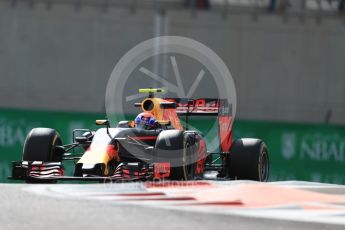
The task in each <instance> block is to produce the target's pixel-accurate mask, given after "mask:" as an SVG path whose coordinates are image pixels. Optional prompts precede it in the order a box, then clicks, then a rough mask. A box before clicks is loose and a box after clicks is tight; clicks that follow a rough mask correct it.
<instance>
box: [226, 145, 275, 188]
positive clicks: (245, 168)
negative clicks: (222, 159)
mask: <svg viewBox="0 0 345 230" xmlns="http://www.w3.org/2000/svg"><path fill="white" fill-rule="evenodd" d="M226 171H227V176H228V177H229V178H230V179H235V180H255V181H263V182H264V181H267V180H268V177H269V157H268V149H267V146H266V144H265V143H264V142H263V141H262V140H259V139H252V138H242V139H238V140H235V141H234V143H233V144H232V147H231V150H230V154H228V155H227V157H226Z"/></svg>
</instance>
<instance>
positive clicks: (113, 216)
mask: <svg viewBox="0 0 345 230" xmlns="http://www.w3.org/2000/svg"><path fill="white" fill-rule="evenodd" d="M242 184H243V185H245V186H246V185H247V184H248V182H242ZM249 184H250V183H249ZM282 184H283V186H284V188H285V187H286V188H289V187H296V186H297V187H299V189H300V188H303V191H308V192H309V191H311V192H313V193H314V192H317V193H318V194H332V195H335V196H338V195H344V194H345V189H344V187H343V186H333V185H327V186H323V185H315V186H314V185H312V186H309V185H308V184H298V183H297V182H284V183H282ZM276 185H278V186H280V185H281V184H279V183H275V184H274V186H276ZM121 186H122V187H121V193H123V191H124V190H126V189H124V187H123V185H121ZM126 186H127V185H126ZM231 186H233V185H231ZM118 187H119V185H116V184H115V185H112V188H111V191H112V192H113V191H118ZM131 189H132V188H131V187H129V190H131ZM94 191H101V192H102V193H103V198H102V197H101V196H99V194H100V193H97V194H98V195H96V193H95V192H94ZM105 191H108V192H109V191H110V190H109V187H108V186H107V185H101V184H82V185H75V184H72V185H69V184H57V185H26V184H0V198H1V215H0V229H3V230H5V229H14V230H18V229H45V230H47V229H130V228H131V229H137V228H140V229H165V230H168V229H189V230H190V229H256V230H268V229H275V230H277V229H278V230H284V229H305V230H307V229H313V230H315V229H345V225H344V224H342V223H340V224H339V223H324V222H322V221H321V222H318V221H316V222H314V221H313V220H307V221H305V220H298V221H294V220H287V219H285V220H284V218H282V219H280V218H274V219H271V218H269V217H267V216H265V217H260V209H258V210H255V212H254V214H250V215H242V214H238V213H236V212H232V211H227V212H224V213H222V208H220V209H219V208H218V209H212V208H210V207H209V206H201V207H197V208H186V207H185V206H184V205H175V207H173V208H171V206H174V205H171V204H169V205H162V204H166V201H164V202H165V203H164V202H163V203H159V205H152V204H151V203H150V202H149V203H145V204H144V205H143V204H141V203H140V202H136V201H130V202H121V201H118V200H114V199H113V196H111V199H109V196H108V195H111V194H110V193H109V194H105V193H104V192H105ZM151 192H152V191H151ZM86 194H87V195H86ZM342 208H344V207H343V206H342ZM287 209H289V208H287ZM214 210H217V211H214ZM224 210H225V209H224ZM290 211H291V210H290ZM245 212H246V211H245ZM283 214H284V213H283ZM256 215H257V216H256ZM339 215H340V218H343V219H345V215H344V212H341V213H340V214H339ZM259 217H260V218H259ZM340 220H341V219H340ZM340 222H341V221H340Z"/></svg>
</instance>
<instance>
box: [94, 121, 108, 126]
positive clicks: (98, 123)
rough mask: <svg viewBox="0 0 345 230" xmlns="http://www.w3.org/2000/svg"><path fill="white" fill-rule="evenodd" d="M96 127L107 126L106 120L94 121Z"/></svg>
mask: <svg viewBox="0 0 345 230" xmlns="http://www.w3.org/2000/svg"><path fill="white" fill-rule="evenodd" d="M96 125H106V126H109V121H108V120H96Z"/></svg>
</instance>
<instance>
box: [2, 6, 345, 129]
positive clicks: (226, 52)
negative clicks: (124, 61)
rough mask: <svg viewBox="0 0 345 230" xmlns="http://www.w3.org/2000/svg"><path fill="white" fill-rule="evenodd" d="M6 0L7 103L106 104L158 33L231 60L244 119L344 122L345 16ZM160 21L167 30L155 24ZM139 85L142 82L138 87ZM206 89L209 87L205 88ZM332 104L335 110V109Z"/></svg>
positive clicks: (52, 106) (82, 107) (87, 107)
mask: <svg viewBox="0 0 345 230" xmlns="http://www.w3.org/2000/svg"><path fill="white" fill-rule="evenodd" d="M160 19H161V20H157V16H155V12H154V11H153V10H151V9H137V10H136V11H135V12H134V13H133V12H131V11H130V10H129V9H128V8H109V9H108V10H107V11H103V10H102V9H100V8H96V7H92V6H82V7H81V8H75V5H69V4H65V5H63V4H56V5H52V7H51V8H48V9H47V6H46V5H45V4H35V5H34V7H32V8H30V7H29V5H28V4H25V3H23V2H19V3H17V4H16V6H15V7H11V4H10V3H9V2H6V1H5V2H3V1H1V2H0V106H1V107H11V108H28V109H43V110H65V111H91V112H92V111H94V112H100V111H103V110H104V92H105V87H106V83H107V80H108V78H109V76H110V73H111V71H112V69H113V67H114V66H115V64H116V62H117V61H118V60H119V59H120V58H121V56H122V55H123V54H125V53H126V52H127V51H128V50H129V49H131V48H132V47H133V46H134V45H136V44H137V43H139V42H141V41H143V40H146V39H149V38H152V37H153V36H154V35H155V34H157V33H160V34H162V35H163V34H165V35H179V36H186V37H190V38H193V39H196V40H198V41H200V42H202V43H204V44H205V45H207V46H209V47H210V48H211V49H213V50H214V51H215V52H216V53H217V54H218V55H219V56H220V57H221V58H222V59H223V60H224V61H225V63H226V64H227V65H228V67H229V68H230V69H231V72H232V74H233V76H234V78H235V82H236V87H237V93H238V109H237V112H238V117H240V118H243V119H260V120H281V121H301V122H324V120H325V117H327V114H328V115H330V123H340V124H345V90H344V89H345V42H344V41H345V24H344V19H343V18H340V17H336V16H335V17H328V18H324V19H323V20H322V21H321V23H317V21H316V19H315V18H306V19H305V21H304V23H301V21H300V20H299V18H297V17H291V18H288V19H287V20H284V19H283V18H282V17H281V16H279V15H260V16H259V17H258V19H257V20H254V19H253V15H248V14H233V15H232V14H228V15H227V17H225V18H224V17H222V15H220V14H216V13H213V12H207V11H202V12H197V13H196V14H195V15H193V14H192V13H191V11H189V10H168V11H167V12H166V14H165V15H163V16H160ZM157 22H160V25H159V27H160V28H161V29H160V30H159V31H158V32H157V29H156V30H155V28H156V27H155V25H157ZM139 85H140V84H138V86H136V85H135V83H134V84H133V88H136V87H139ZM206 90H207V89H205V91H206ZM329 111H331V112H329Z"/></svg>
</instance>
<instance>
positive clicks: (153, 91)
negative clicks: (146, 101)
mask: <svg viewBox="0 0 345 230" xmlns="http://www.w3.org/2000/svg"><path fill="white" fill-rule="evenodd" d="M163 92H164V89H161V88H157V89H151V88H148V89H139V93H163Z"/></svg>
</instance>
